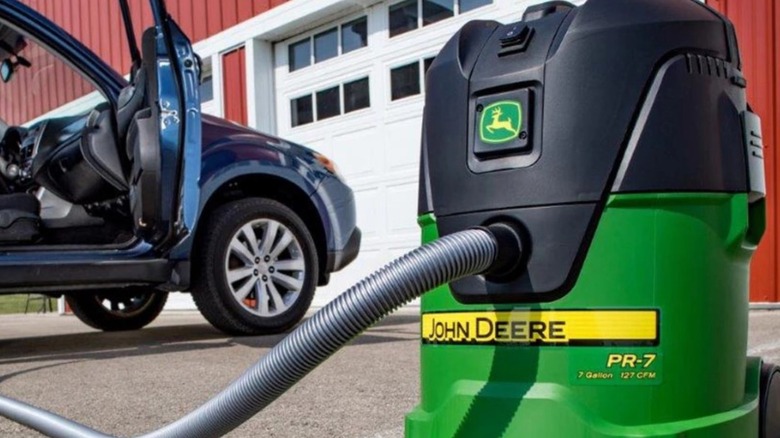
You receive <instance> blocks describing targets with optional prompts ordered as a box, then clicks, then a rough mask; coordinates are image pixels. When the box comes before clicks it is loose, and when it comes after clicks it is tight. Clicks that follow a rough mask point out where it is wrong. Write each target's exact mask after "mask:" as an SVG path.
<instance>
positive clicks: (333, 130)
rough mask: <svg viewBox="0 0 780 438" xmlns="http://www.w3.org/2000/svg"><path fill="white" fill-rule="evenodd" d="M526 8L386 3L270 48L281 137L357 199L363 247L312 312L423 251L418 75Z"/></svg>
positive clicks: (430, 0) (473, 2)
mask: <svg viewBox="0 0 780 438" xmlns="http://www.w3.org/2000/svg"><path fill="white" fill-rule="evenodd" d="M529 3H530V2H519V1H504V0H493V1H490V0H460V1H457V0H406V1H401V2H398V1H394V2H382V3H379V4H376V5H374V6H372V7H368V8H365V9H363V10H362V11H361V12H359V13H354V14H352V15H349V16H345V17H341V18H340V19H339V20H336V21H333V22H331V23H330V24H328V25H324V26H320V27H318V28H316V29H311V30H309V31H307V32H305V33H301V34H300V35H298V36H296V37H293V38H290V39H288V40H286V41H283V42H281V43H278V44H276V46H275V59H276V69H275V78H276V96H277V102H276V104H277V117H278V118H277V121H278V130H279V135H280V136H281V137H283V138H288V139H290V140H293V141H297V142H299V143H302V144H304V145H307V146H309V147H312V148H313V149H315V150H317V151H319V152H322V153H324V154H325V155H327V156H329V157H331V158H332V159H333V160H335V162H336V163H337V164H338V166H339V167H340V168H341V171H342V173H343V174H344V175H345V177H346V179H347V182H348V183H349V185H350V186H351V187H352V189H353V190H354V191H355V195H356V200H357V213H358V225H359V226H360V228H361V229H362V230H363V245H362V249H361V254H360V256H359V257H358V259H357V260H356V261H355V262H354V263H353V264H352V265H351V266H350V267H348V268H347V269H345V270H344V271H343V272H342V273H338V274H335V275H334V276H333V277H332V282H331V285H329V286H328V287H325V288H321V289H320V290H319V291H318V294H317V296H316V298H315V304H323V303H325V302H327V301H329V300H331V299H332V298H333V297H334V296H335V294H337V293H339V292H340V291H342V290H343V289H344V288H346V287H348V286H350V285H351V284H353V283H354V282H356V281H357V280H359V279H360V278H361V277H362V276H364V275H365V274H367V273H369V272H370V271H372V270H374V269H376V268H378V267H380V266H381V265H383V264H384V263H386V262H388V261H390V260H391V259H392V258H394V257H396V256H398V255H400V254H402V253H403V252H405V251H408V250H409V249H411V248H414V247H415V246H417V245H418V244H419V240H420V237H419V236H420V232H419V228H418V227H417V224H416V218H417V180H418V172H419V169H418V166H419V154H420V149H419V144H420V132H421V121H422V110H423V103H424V83H423V82H424V81H423V78H424V70H425V67H426V66H427V65H428V62H430V60H432V58H433V57H434V56H435V55H436V53H437V52H438V51H439V50H440V49H441V47H442V46H443V44H444V43H445V42H446V41H447V40H448V39H449V38H450V37H451V36H452V34H453V33H455V32H456V31H457V30H458V29H459V28H460V27H461V26H462V25H463V24H464V23H465V22H466V21H469V20H472V19H475V18H497V19H500V20H515V19H519V18H520V17H521V16H522V13H523V11H524V9H525V7H526V5H527V4H529Z"/></svg>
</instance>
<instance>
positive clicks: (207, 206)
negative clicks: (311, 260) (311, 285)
mask: <svg viewBox="0 0 780 438" xmlns="http://www.w3.org/2000/svg"><path fill="white" fill-rule="evenodd" d="M249 197H257V198H267V199H272V200H274V201H277V202H280V203H281V204H283V205H285V206H287V207H288V208H290V209H291V210H293V211H294V212H295V213H296V214H297V215H298V216H300V218H301V220H303V222H304V224H305V225H306V227H307V228H309V231H310V232H311V234H312V237H313V238H314V243H315V246H316V248H317V256H318V259H319V268H320V269H319V271H320V282H322V280H323V276H325V277H327V275H328V274H327V272H326V267H327V259H328V245H327V238H328V236H327V235H326V232H325V226H324V224H323V220H322V217H321V216H320V214H319V212H318V210H317V207H316V206H315V204H314V202H313V201H312V199H311V197H310V195H309V194H307V193H306V191H305V190H304V189H303V188H301V187H300V186H299V185H298V184H296V183H295V182H293V181H290V180H289V179H287V178H284V177H282V176H278V175H272V174H267V173H250V174H245V175H240V176H236V177H234V178H232V179H230V180H228V181H225V182H223V183H221V184H220V185H219V186H218V187H216V188H214V189H213V190H211V191H210V192H209V195H208V198H207V199H206V201H205V202H204V203H203V204H202V205H203V207H202V209H201V213H200V215H199V217H200V219H199V221H198V224H201V223H204V222H205V221H204V219H205V218H206V217H208V215H210V214H211V213H212V212H213V211H214V210H216V209H217V208H218V207H219V206H221V205H224V204H226V203H228V202H232V201H236V200H238V199H244V198H249ZM202 237H203V233H202V230H201V229H200V227H196V229H195V230H194V242H193V244H194V246H193V249H192V254H191V258H190V259H191V260H198V257H197V256H198V254H197V251H199V249H200V241H201V240H202Z"/></svg>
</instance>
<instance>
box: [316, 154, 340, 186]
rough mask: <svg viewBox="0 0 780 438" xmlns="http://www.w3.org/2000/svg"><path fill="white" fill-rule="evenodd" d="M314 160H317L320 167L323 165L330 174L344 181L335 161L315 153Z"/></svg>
mask: <svg viewBox="0 0 780 438" xmlns="http://www.w3.org/2000/svg"><path fill="white" fill-rule="evenodd" d="M314 158H316V159H317V162H318V163H320V165H322V167H324V168H325V170H327V171H328V172H330V173H331V174H332V175H333V176H335V177H336V178H338V179H340V180H344V178H343V177H342V175H341V172H340V171H339V168H338V166H336V163H335V162H334V161H333V160H331V159H330V158H328V157H326V156H325V155H322V154H320V153H315V154H314Z"/></svg>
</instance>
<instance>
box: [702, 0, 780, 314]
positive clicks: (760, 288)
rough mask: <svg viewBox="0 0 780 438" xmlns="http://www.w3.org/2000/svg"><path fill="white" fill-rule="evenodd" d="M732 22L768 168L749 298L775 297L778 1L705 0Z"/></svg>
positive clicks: (779, 89) (779, 98)
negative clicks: (764, 215)
mask: <svg viewBox="0 0 780 438" xmlns="http://www.w3.org/2000/svg"><path fill="white" fill-rule="evenodd" d="M707 3H708V4H711V5H713V6H715V8H717V9H718V10H719V11H721V12H723V13H724V14H726V15H727V16H728V17H729V18H730V19H731V20H732V21H733V22H734V25H735V26H736V29H737V35H738V38H739V44H740V48H741V51H742V62H743V64H744V65H743V70H744V71H745V74H746V75H747V80H748V98H749V99H750V104H751V105H752V107H753V110H754V111H755V112H757V113H758V114H759V115H760V116H761V120H762V122H763V137H764V146H765V147H766V150H765V152H764V159H765V161H766V170H767V174H766V176H767V191H768V192H769V193H768V196H767V232H766V234H765V235H764V240H763V241H762V242H761V245H760V246H759V248H758V252H757V253H756V256H755V258H754V259H753V269H752V277H751V294H750V298H751V300H752V301H757V302H777V301H780V294H779V293H778V271H780V269H778V268H780V260H778V247H779V246H780V233H778V225H780V218H779V217H778V208H779V207H780V205H779V204H778V200H779V199H778V197H779V195H778V190H777V189H778V182H780V181H779V178H780V176H779V175H778V164H780V163H778V160H780V157H779V156H778V153H777V152H778V151H777V146H778V134H780V131H778V127H780V78H779V77H778V76H780V71H779V70H778V69H779V68H780V65H779V63H778V59H780V2H777V1H776V0H749V1H748V0H708V1H707Z"/></svg>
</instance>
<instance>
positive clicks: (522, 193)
mask: <svg viewBox="0 0 780 438" xmlns="http://www.w3.org/2000/svg"><path fill="white" fill-rule="evenodd" d="M426 82H427V84H426V87H427V88H426V90H427V97H426V107H425V117H424V120H425V121H424V127H423V142H422V160H421V162H422V165H421V175H420V198H419V213H420V217H419V222H420V225H421V227H422V232H423V240H424V241H425V242H429V241H432V240H435V239H437V238H438V237H440V236H445V235H449V234H452V233H455V232H458V231H462V230H465V229H468V228H473V227H480V226H482V227H486V226H493V227H494V228H495V226H499V227H503V229H505V230H506V232H508V233H514V234H515V235H516V236H517V237H518V239H520V241H521V242H522V247H523V248H522V251H521V252H518V254H517V255H516V256H515V257H513V258H512V260H511V261H510V262H508V263H506V264H505V266H503V267H502V269H499V270H495V271H491V273H490V274H489V275H485V276H473V277H467V278H465V279H462V280H459V281H457V282H454V283H451V284H449V285H448V286H446V287H441V288H439V289H437V290H435V291H432V292H431V293H429V294H427V295H425V296H424V297H423V299H422V305H421V312H422V317H421V318H422V320H421V336H422V340H421V341H422V345H421V393H420V394H421V400H420V402H419V405H418V406H417V407H416V409H415V410H414V411H413V412H411V413H410V414H408V416H407V418H406V436H407V437H415V438H416V437H544V438H547V437H552V438H558V437H561V438H563V437H686V438H694V437H708V438H712V437H715V438H718V437H724V438H725V437H728V438H731V437H733V438H741V437H776V436H780V427H779V426H778V423H779V422H780V389H778V388H780V383H778V379H777V378H776V376H777V375H778V372H777V369H776V368H775V367H774V366H772V365H769V364H766V363H763V362H762V361H761V359H759V358H752V357H747V330H748V281H749V269H750V259H751V256H752V254H753V252H754V251H755V249H756V246H757V245H758V243H759V241H760V239H761V236H762V234H763V232H764V216H765V211H764V210H765V207H764V206H765V203H764V197H765V183H764V167H763V166H764V163H763V146H762V140H761V126H760V119H759V118H758V116H757V115H756V114H754V113H752V112H751V110H750V107H749V105H748V102H747V99H746V93H745V90H746V86H748V84H747V83H746V80H745V77H744V75H743V73H742V71H741V60H740V53H739V48H738V45H737V39H736V34H735V32H734V28H733V26H732V24H731V23H730V22H729V21H728V20H727V19H726V18H724V17H723V16H721V15H719V14H718V13H717V12H716V11H714V10H713V9H712V8H710V7H708V6H707V5H705V4H703V3H701V2H698V1H694V0H630V1H628V0H620V1H618V0H588V1H587V2H585V3H584V4H583V5H582V6H579V7H575V6H573V5H571V4H568V3H565V2H551V3H545V4H542V5H538V6H535V7H532V8H529V9H528V10H527V11H526V12H525V15H524V16H523V19H522V21H518V22H515V23H511V24H502V23H498V22H495V21H474V22H470V23H468V24H466V25H465V26H464V27H463V28H462V29H461V30H460V31H459V32H458V33H457V34H456V35H455V36H454V37H453V38H452V39H451V40H450V41H449V42H448V43H447V44H446V46H445V47H444V48H443V50H442V51H441V53H440V54H439V55H438V57H437V58H436V59H435V61H434V62H433V64H432V65H431V67H430V69H429V71H428V73H427V79H426Z"/></svg>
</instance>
